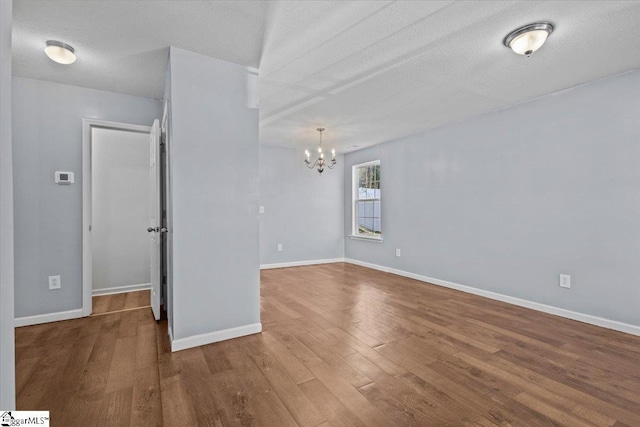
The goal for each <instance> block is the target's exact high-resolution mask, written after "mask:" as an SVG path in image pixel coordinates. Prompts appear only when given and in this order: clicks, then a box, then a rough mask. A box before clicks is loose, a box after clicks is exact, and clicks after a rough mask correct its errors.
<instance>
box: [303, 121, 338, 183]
mask: <svg viewBox="0 0 640 427" xmlns="http://www.w3.org/2000/svg"><path fill="white" fill-rule="evenodd" d="M316 130H317V131H318V132H320V143H319V144H318V158H317V159H316V160H315V161H314V162H311V153H310V152H309V150H305V151H304V164H305V165H307V167H308V168H309V169H313V168H316V169H317V170H318V173H319V174H322V172H324V167H325V166H326V167H328V168H329V169H333V167H334V166H335V165H336V163H337V162H336V150H335V149H333V150H331V160H330V161H329V163H327V161H326V160H325V159H324V153H323V152H322V132H324V128H318V129H316Z"/></svg>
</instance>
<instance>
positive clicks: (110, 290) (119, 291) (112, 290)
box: [91, 283, 151, 297]
mask: <svg viewBox="0 0 640 427" xmlns="http://www.w3.org/2000/svg"><path fill="white" fill-rule="evenodd" d="M149 289H151V283H140V284H139V285H127V286H117V287H115V288H105V289H94V290H93V291H91V295H93V296H94V297H95V296H98V295H112V294H123V293H125V292H138V291H146V290H149Z"/></svg>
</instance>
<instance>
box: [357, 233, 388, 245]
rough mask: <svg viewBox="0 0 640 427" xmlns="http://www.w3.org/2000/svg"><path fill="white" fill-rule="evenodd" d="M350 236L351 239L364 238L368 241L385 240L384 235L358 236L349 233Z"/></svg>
mask: <svg viewBox="0 0 640 427" xmlns="http://www.w3.org/2000/svg"><path fill="white" fill-rule="evenodd" d="M349 238H350V239H351V240H364V241H368V242H377V243H382V241H383V239H382V237H373V236H372V237H369V236H357V235H355V234H349Z"/></svg>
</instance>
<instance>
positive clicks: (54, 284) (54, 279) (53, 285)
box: [49, 276, 62, 290]
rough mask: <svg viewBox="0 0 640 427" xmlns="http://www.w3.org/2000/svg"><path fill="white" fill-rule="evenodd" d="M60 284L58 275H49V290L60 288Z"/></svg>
mask: <svg viewBox="0 0 640 427" xmlns="http://www.w3.org/2000/svg"><path fill="white" fill-rule="evenodd" d="M61 286H62V283H61V282H60V276H49V290H52V289H60V287H61Z"/></svg>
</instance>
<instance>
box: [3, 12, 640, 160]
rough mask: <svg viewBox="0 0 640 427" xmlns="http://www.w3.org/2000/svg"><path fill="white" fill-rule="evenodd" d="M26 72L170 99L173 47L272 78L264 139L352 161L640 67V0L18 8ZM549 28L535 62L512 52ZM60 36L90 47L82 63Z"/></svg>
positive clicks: (18, 53)
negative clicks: (69, 60) (63, 52)
mask: <svg viewBox="0 0 640 427" xmlns="http://www.w3.org/2000/svg"><path fill="white" fill-rule="evenodd" d="M14 14H15V16H14V65H13V67H14V74H15V75H18V76H24V77H31V78H36V79H42V80H51V81H56V82H61V83H68V84H74V85H78V86H86V87H92V88H97V89H104V90H110V91H115V92H122V93H128V94H133V95H142V96H150V97H155V98H160V97H162V89H163V83H164V70H165V66H166V55H167V47H168V46H169V45H171V46H176V47H179V48H183V49H187V50H191V51H194V52H198V53H201V54H204V55H209V56H213V57H216V58H220V59H224V60H227V61H231V62H235V63H239V64H244V65H248V66H252V67H259V68H260V83H259V99H260V140H261V142H263V143H267V144H273V145H284V146H293V147H300V148H302V147H304V146H306V145H308V144H313V143H315V142H316V141H317V132H316V131H315V128H317V127H319V126H323V127H326V128H327V131H326V132H325V140H326V141H328V143H329V144H330V145H333V146H336V147H338V148H339V149H340V150H341V151H352V150H354V149H356V147H357V148H362V147H365V146H369V145H373V144H377V143H380V142H384V141H388V140H391V139H395V138H398V137H401V136H404V135H409V134H412V133H416V132H419V131H422V130H426V129H429V128H433V127H437V126H441V125H444V124H447V123H452V122H455V121H457V120H461V119H464V118H467V117H471V116H475V115H478V114H482V113H484V112H488V111H492V110H495V109H498V108H502V107H506V106H509V105H514V104H517V103H519V102H522V101H525V100H528V99H532V98H535V97H538V96H541V95H545V94H548V93H552V92H555V91H558V90H561V89H564V88H568V87H571V86H575V85H578V84H581V83H584V82H588V81H591V80H595V79H598V78H601V77H604V76H608V75H612V74H616V73H620V72H623V71H627V70H631V69H636V68H640V2H639V1H620V2H617V1H546V2H545V1H521V2H516V1H442V2H439V1H438V2H437V1H284V2H259V1H233V2H231V1H225V2H211V1H29V0H17V1H15V2H14ZM540 20H548V21H550V22H552V23H553V24H554V26H555V31H554V33H553V34H552V35H551V37H550V38H549V40H548V42H547V44H546V45H545V46H544V47H543V48H542V49H541V50H540V51H538V52H536V53H535V54H534V55H533V56H532V57H531V58H526V57H522V56H519V55H516V54H514V53H512V52H511V51H510V50H508V49H507V48H506V47H504V46H503V45H502V39H503V38H504V36H505V35H506V34H507V33H508V32H509V31H511V30H513V29H515V28H517V27H519V26H521V25H524V24H528V23H531V22H534V21H540ZM48 39H56V40H61V41H63V42H65V43H69V44H71V45H73V46H74V47H75V48H76V51H77V54H78V61H77V62H76V63H75V64H73V65H71V66H68V67H65V66H61V65H58V64H55V63H53V62H51V61H49V60H48V59H47V58H46V56H45V55H44V53H43V48H44V42H45V41H46V40H48Z"/></svg>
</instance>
